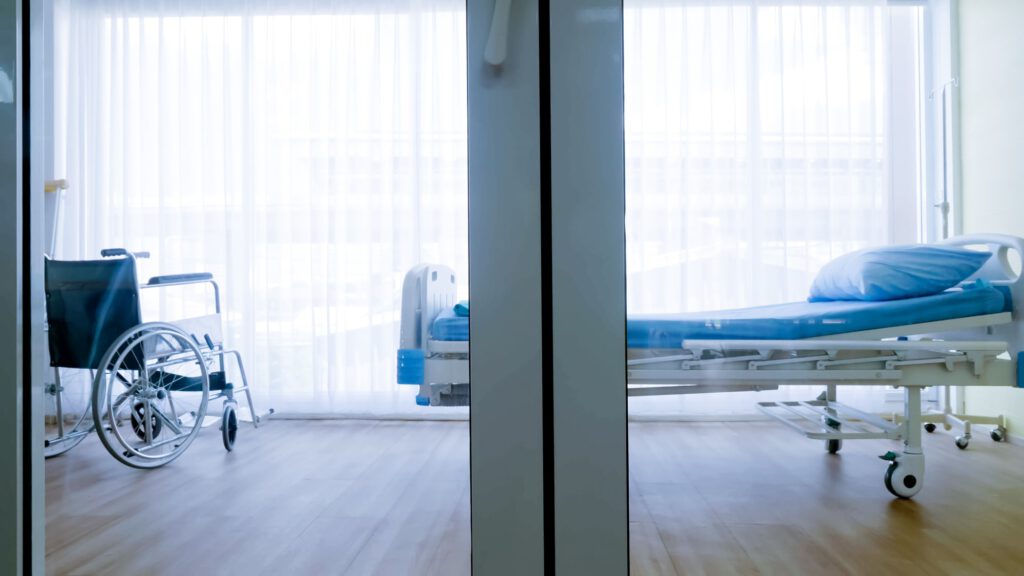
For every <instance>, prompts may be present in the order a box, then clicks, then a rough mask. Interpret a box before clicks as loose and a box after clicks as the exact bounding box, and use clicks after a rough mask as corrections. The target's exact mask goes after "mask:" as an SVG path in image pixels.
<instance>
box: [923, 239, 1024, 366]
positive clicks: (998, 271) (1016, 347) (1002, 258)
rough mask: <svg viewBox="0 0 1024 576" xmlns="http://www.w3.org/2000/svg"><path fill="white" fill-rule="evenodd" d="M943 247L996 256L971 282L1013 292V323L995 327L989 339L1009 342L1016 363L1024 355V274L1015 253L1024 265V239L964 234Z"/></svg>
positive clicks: (991, 329)
mask: <svg viewBox="0 0 1024 576" xmlns="http://www.w3.org/2000/svg"><path fill="white" fill-rule="evenodd" d="M939 243H940V244H945V245H947V246H962V247H965V248H975V247H976V248H984V249H986V250H988V251H990V252H992V256H991V257H990V258H989V259H988V261H987V262H985V264H984V265H983V266H982V267H981V269H979V270H978V271H977V272H975V273H974V274H972V275H971V277H970V278H968V279H967V281H968V282H970V281H973V280H979V279H981V280H985V281H987V282H990V283H992V284H993V285H996V286H1006V287H1007V288H1009V289H1010V295H1011V296H1010V297H1011V301H1012V303H1013V322H1011V323H1009V324H1005V325H1001V326H993V327H991V328H990V329H988V337H990V338H993V339H998V340H1006V341H1007V343H1008V346H1009V347H1008V349H1009V351H1010V354H1011V356H1012V357H1013V358H1014V359H1016V358H1017V357H1018V356H1019V355H1021V354H1022V353H1024V274H1021V272H1020V271H1018V270H1014V266H1013V259H1012V258H1011V252H1016V256H1017V259H1016V261H1017V263H1020V262H1022V261H1024V238H1019V237H1017V236H1011V235H1009V234H964V235H962V236H954V237H953V238H947V239H946V240H942V241H941V242H939ZM955 336H956V337H959V336H960V335H959V334H957V335H955Z"/></svg>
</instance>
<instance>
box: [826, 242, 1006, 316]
mask: <svg viewBox="0 0 1024 576" xmlns="http://www.w3.org/2000/svg"><path fill="white" fill-rule="evenodd" d="M990 256H991V254H990V253H989V252H978V251H975V250H968V249H966V248H954V247H949V246H934V245H925V244H911V245H905V246H883V247H880V248H868V249H865V250H858V251H857V252H850V253H849V254H844V255H842V256H840V257H838V258H836V259H835V260H832V261H831V262H829V263H828V264H826V265H825V266H824V267H823V268H822V269H821V271H820V272H818V276H817V277H816V278H815V279H814V283H813V284H811V295H810V297H809V298H808V300H809V301H811V302H821V301H828V300H870V301H879V300H899V299H901V298H916V297H918V296H930V295H932V294H938V293H939V292H942V291H943V290H947V289H949V288H952V287H953V286H956V285H957V284H959V283H960V282H962V281H964V280H966V279H967V278H968V277H969V276H970V275H971V274H974V273H975V272H977V271H978V269H979V268H981V266H982V265H983V264H985V262H986V261H987V260H988V259H989V257H990Z"/></svg>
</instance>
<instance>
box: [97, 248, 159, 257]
mask: <svg viewBox="0 0 1024 576" xmlns="http://www.w3.org/2000/svg"><path fill="white" fill-rule="evenodd" d="M128 254H129V252H128V251H127V250H125V249H124V248H104V249H103V250H100V256H103V257H104V258H110V257H111V256H127V255H128ZM131 255H132V256H135V257H136V258H149V252H147V251H140V252H131Z"/></svg>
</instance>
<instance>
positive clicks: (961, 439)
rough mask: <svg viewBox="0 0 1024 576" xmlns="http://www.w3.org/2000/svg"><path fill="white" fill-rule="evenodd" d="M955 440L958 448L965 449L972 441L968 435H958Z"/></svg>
mask: <svg viewBox="0 0 1024 576" xmlns="http://www.w3.org/2000/svg"><path fill="white" fill-rule="evenodd" d="M954 442H956V447H957V448H959V449H961V450H964V449H966V448H967V445H968V444H970V443H971V439H970V438H968V437H967V436H957V437H956V438H955V439H954Z"/></svg>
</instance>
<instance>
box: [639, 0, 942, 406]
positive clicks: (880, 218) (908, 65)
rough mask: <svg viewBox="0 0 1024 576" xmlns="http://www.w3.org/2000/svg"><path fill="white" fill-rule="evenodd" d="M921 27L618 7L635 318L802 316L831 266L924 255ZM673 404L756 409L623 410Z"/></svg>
mask: <svg viewBox="0 0 1024 576" xmlns="http://www.w3.org/2000/svg"><path fill="white" fill-rule="evenodd" d="M924 15H925V14H924V8H923V7H921V6H897V7H890V6H886V5H884V4H882V3H879V2H835V1H829V2H802V3H799V4H794V3H788V2H772V1H765V2H762V1H757V2H752V1H733V2H725V1H723V2H701V3H691V2H686V1H679V0H664V1H659V0H633V1H627V2H626V4H625V76H626V86H625V90H626V92H625V96H626V111H625V113H626V116H625V125H626V212H627V215H626V218H627V276H628V278H627V286H628V292H627V298H628V308H629V312H630V313H664V312H678V311H699V310H715V309H726V308H737V307H742V306H753V305H760V304H775V303H781V302H789V301H795V300H802V299H804V298H806V296H807V289H808V287H809V286H810V283H811V280H812V279H813V277H814V275H815V273H816V272H817V270H818V269H819V268H820V267H821V266H822V265H823V264H825V263H826V262H828V261H829V260H830V259H831V258H833V257H835V256H837V255H839V254H842V253H844V252H848V251H851V250H855V249H858V248H862V247H865V246H868V245H877V244H884V243H890V242H915V241H918V240H919V239H923V237H924V235H925V233H926V230H925V223H924V219H923V214H924V212H923V207H924V206H925V204H926V203H925V200H924V184H925V183H924V174H925V169H924V164H923V163H924V158H923V130H924V122H923V118H924V110H925V105H926V101H925V97H924V94H923V89H922V86H923V83H924V71H925V64H924V61H923V60H924V58H923V54H924V52H923V24H924ZM758 399H765V398H763V395H762V396H759V397H758ZM675 403H681V404H682V405H684V406H685V408H684V410H689V411H704V410H705V408H704V407H711V406H715V405H717V406H719V407H720V409H722V410H733V409H740V410H745V411H749V406H750V405H749V404H746V405H745V404H744V402H742V401H737V400H736V398H735V397H731V398H730V399H729V400H728V401H727V402H726V401H721V402H718V401H717V400H716V399H714V398H713V397H705V398H690V399H687V398H682V399H673V400H667V401H666V400H657V401H655V400H649V399H642V400H637V401H634V402H633V403H632V404H631V405H632V406H633V407H634V409H636V410H639V411H641V412H642V411H645V410H647V409H654V408H650V407H653V406H666V407H667V408H666V409H671V410H673V411H676V412H678V407H679V406H678V405H675ZM670 405H671V406H670ZM696 406H703V407H698V408H694V407H696ZM736 406H739V407H740V408H734V407H736ZM645 407H648V408H645ZM707 409H710V410H715V409H716V408H707Z"/></svg>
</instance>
